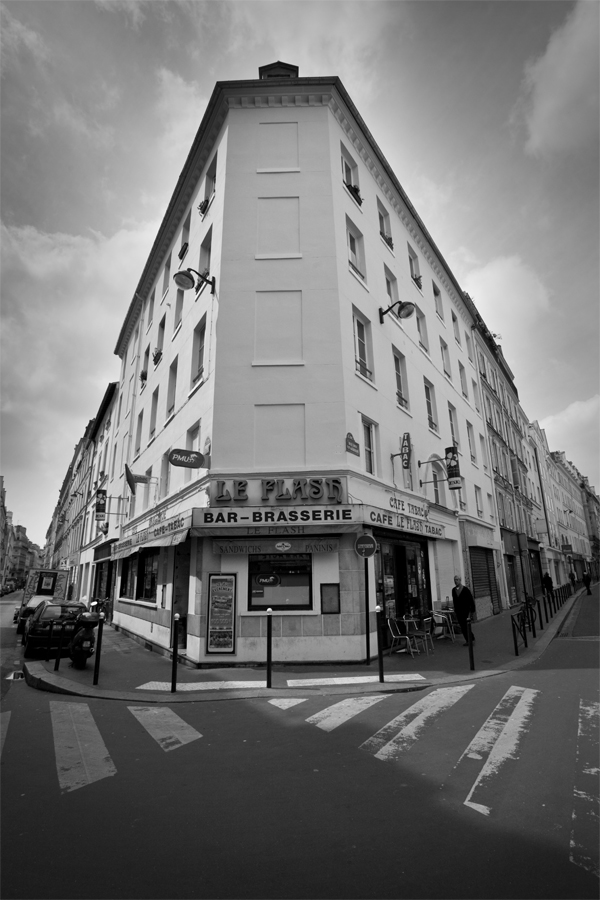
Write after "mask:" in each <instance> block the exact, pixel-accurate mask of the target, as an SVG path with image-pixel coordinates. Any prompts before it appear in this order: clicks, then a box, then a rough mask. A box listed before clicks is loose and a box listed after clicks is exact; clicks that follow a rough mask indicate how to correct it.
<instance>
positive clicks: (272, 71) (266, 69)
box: [258, 60, 299, 81]
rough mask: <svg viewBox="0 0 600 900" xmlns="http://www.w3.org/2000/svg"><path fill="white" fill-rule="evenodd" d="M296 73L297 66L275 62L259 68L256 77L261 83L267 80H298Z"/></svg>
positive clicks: (297, 70)
mask: <svg viewBox="0 0 600 900" xmlns="http://www.w3.org/2000/svg"><path fill="white" fill-rule="evenodd" d="M298 72H299V69H298V66H291V65H290V64H289V63H284V62H281V61H280V60H277V62H274V63H270V64H269V65H268V66H259V69H258V77H259V78H260V80H261V81H264V80H266V79H267V78H298Z"/></svg>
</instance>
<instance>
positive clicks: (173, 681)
mask: <svg viewBox="0 0 600 900" xmlns="http://www.w3.org/2000/svg"><path fill="white" fill-rule="evenodd" d="M178 632H179V613H175V615H174V616H173V657H172V659H173V664H172V666H171V693H172V694H174V693H175V691H176V690H177V646H178V644H179V633H178Z"/></svg>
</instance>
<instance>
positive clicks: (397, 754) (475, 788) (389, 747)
mask: <svg viewBox="0 0 600 900" xmlns="http://www.w3.org/2000/svg"><path fill="white" fill-rule="evenodd" d="M477 687H478V686H477V685H476V684H474V683H470V684H469V683H467V684H461V685H452V686H448V687H438V688H434V689H432V690H431V691H429V692H428V693H427V694H425V695H423V696H421V695H420V696H419V699H418V700H416V701H415V702H412V703H410V705H408V706H407V707H406V708H403V707H404V705H405V704H406V703H407V701H408V700H409V697H408V695H406V694H402V695H399V694H393V693H379V694H364V695H359V696H352V697H345V698H343V699H341V700H338V701H336V702H333V703H331V702H327V698H325V697H322V696H319V697H315V696H311V697H283V698H282V697H278V698H272V699H269V700H267V699H266V698H265V699H258V700H257V699H254V700H253V701H249V702H250V703H251V704H252V707H253V709H254V710H255V711H257V712H258V713H260V711H261V710H262V711H266V709H273V708H275V709H276V710H277V711H278V712H277V713H275V712H273V716H275V725H276V724H277V721H281V720H280V719H278V717H279V716H281V717H284V719H283V721H286V718H285V717H288V719H287V722H286V724H288V725H289V724H290V721H291V722H293V724H294V725H295V726H298V727H305V726H306V727H308V728H310V727H314V728H317V729H319V730H320V731H321V732H324V733H325V734H331V733H332V732H337V734H338V735H339V736H340V737H341V738H342V739H343V740H345V741H346V747H347V749H348V751H349V752H351V751H352V750H357V751H359V752H360V753H361V754H362V753H367V754H370V755H371V756H372V757H373V758H374V759H376V760H378V761H380V762H383V763H388V764H389V763H392V764H393V763H394V762H397V761H400V760H403V759H406V758H409V755H410V754H411V753H412V754H414V753H415V752H416V745H418V744H419V742H420V741H425V742H426V739H427V737H428V732H430V731H432V732H434V735H435V729H436V728H438V729H440V728H443V729H446V733H447V734H448V735H450V734H452V735H454V736H455V739H454V743H453V746H454V747H455V748H456V747H459V745H460V735H461V733H462V731H461V727H459V726H458V725H457V720H455V719H453V715H454V711H455V710H458V709H459V708H461V707H462V712H461V716H462V719H461V721H462V722H463V725H462V727H463V728H464V722H465V720H467V719H468V720H469V721H471V719H472V715H471V708H470V707H469V706H467V707H465V706H464V705H465V704H468V702H469V698H471V697H475V696H476V692H477ZM496 696H497V695H496ZM330 699H331V698H330ZM410 699H412V697H411V698H410ZM494 699H495V698H494ZM493 702H494V700H490V704H491V703H493ZM542 702H543V696H542V692H541V691H539V690H534V689H532V688H524V687H519V686H517V685H511V686H510V687H509V688H508V689H507V690H506V691H505V693H504V695H503V696H502V697H501V698H500V699H499V700H498V702H497V703H496V705H495V706H494V707H493V709H491V711H489V714H488V715H487V718H486V720H485V721H484V722H483V724H482V725H481V727H480V728H479V730H478V731H477V732H476V734H475V735H474V736H471V735H472V730H471V731H470V735H469V737H470V739H469V740H468V741H467V745H466V746H465V747H464V749H462V752H460V750H458V751H457V758H456V761H455V762H454V763H452V760H450V761H449V763H448V771H449V772H451V773H453V772H455V771H458V772H459V773H460V777H459V778H458V782H460V784H461V785H466V784H470V787H468V788H466V789H465V793H464V794H462V795H461V798H462V799H461V802H462V805H463V806H464V807H466V808H467V809H468V810H469V811H470V812H472V813H476V814H480V815H482V816H485V817H487V818H490V817H492V818H493V817H494V815H495V812H496V811H495V810H494V808H493V806H492V805H491V802H490V799H489V798H490V797H492V798H493V797H498V796H499V794H501V793H502V791H500V792H499V791H498V788H499V787H500V788H502V789H503V783H502V780H501V779H502V775H503V768H504V766H505V765H506V763H508V761H509V760H518V759H519V758H520V755H521V752H522V749H523V746H524V744H525V743H526V741H527V738H528V736H529V735H530V734H531V731H532V728H533V727H534V719H535V712H536V710H537V708H538V707H539V705H540V704H541V703H542ZM323 703H325V704H326V705H323ZM304 704H307V706H306V708H305V707H304ZM315 706H320V707H321V708H319V709H315ZM398 706H400V708H401V709H402V711H401V712H399V713H397V714H393V713H394V712H396V711H397V709H398ZM188 709H189V708H188ZM191 709H194V710H195V712H193V713H192V712H191V711H190V712H188V713H187V715H188V717H190V718H191V717H192V716H194V717H195V718H198V717H199V716H201V715H202V711H201V708H199V707H198V706H194V707H192V708H191ZM126 710H127V713H128V715H129V716H131V722H132V724H133V723H135V725H134V726H133V727H136V728H137V727H139V728H141V729H143V732H142V733H144V734H145V735H147V737H148V738H149V739H150V740H151V741H152V742H154V744H155V745H157V746H158V747H159V748H160V749H161V750H162V751H163V752H166V753H171V752H173V751H175V750H178V749H181V748H183V747H185V746H187V745H189V744H192V743H194V742H197V741H199V740H201V739H202V737H203V735H202V733H200V732H199V731H198V730H196V728H194V727H193V726H192V725H191V724H190V723H189V722H187V721H186V720H185V718H184V717H183V716H180V715H178V713H176V712H175V711H174V710H173V709H172V708H171V707H169V706H159V705H154V704H153V705H148V706H142V705H132V706H127V707H126ZM303 710H306V711H303ZM49 711H50V721H51V727H52V735H53V744H54V753H55V763H56V773H57V779H58V785H59V788H60V791H61V792H63V793H66V792H71V791H75V790H79V789H81V788H83V787H86V786H89V785H91V784H94V783H96V782H98V781H101V780H103V779H106V778H111V777H114V776H115V775H117V774H118V773H117V767H116V765H115V763H114V761H113V759H112V758H111V755H110V751H109V749H108V747H107V746H106V743H105V740H104V737H103V736H102V734H101V732H100V729H99V728H98V725H97V723H96V721H95V719H94V715H93V713H92V710H91V709H90V706H89V705H88V704H87V703H85V702H75V701H72V700H68V701H62V700H49ZM486 712H487V710H485V707H484V714H485V713H486ZM599 712H600V709H599V704H598V703H595V702H591V701H588V700H584V699H581V701H580V705H579V710H578V728H577V734H576V735H573V737H574V739H575V744H576V753H575V761H574V769H575V777H574V787H573V795H572V819H571V823H570V826H571V834H570V844H569V846H570V851H569V853H570V856H569V858H570V861H571V862H572V863H573V864H575V865H577V866H580V867H582V868H584V869H586V870H587V871H590V872H594V873H595V874H598V850H597V847H595V846H594V844H595V841H594V840H592V841H590V833H591V834H594V833H595V828H596V827H597V826H596V823H597V806H598V775H599V774H600V770H599V768H598V721H599ZM307 713H310V714H308V715H307ZM11 715H12V717H13V718H14V716H15V715H18V713H15V712H13V713H11V712H3V713H2V714H1V716H0V726H1V729H0V730H1V746H2V748H4V747H5V745H6V742H7V740H10V728H11V727H12V721H13V719H11ZM479 715H481V710H480V712H479ZM289 717H292V719H291V720H290V719H289ZM270 719H271V721H270V723H269V724H270V725H271V726H272V724H273V718H272V717H270ZM204 721H208V722H210V719H208V720H204ZM256 721H257V727H259V728H260V727H261V726H262V724H264V718H263V719H262V720H260V719H257V720H256ZM353 723H356V724H357V726H358V727H357V728H355V729H354V728H352V725H353ZM282 724H283V722H282ZM344 726H346V727H344ZM367 728H368V729H369V730H370V729H371V728H372V729H373V733H372V734H371V735H370V736H368V737H366V736H365V730H366V729H367ZM209 730H210V729H209ZM203 731H206V729H205V728H204V727H203ZM357 734H358V735H359V737H357ZM7 735H8V737H7ZM138 735H139V732H138ZM272 735H273V732H272V731H271V732H270V740H271V741H272V742H273V743H274V744H275V743H276V741H277V737H276V735H277V731H275V736H272ZM214 739H215V735H214V733H213V734H212V735H211V737H210V738H209V740H214ZM325 740H329V738H325ZM337 749H339V746H338V747H337ZM418 758H419V761H420V765H421V762H422V760H424V759H425V760H426V759H427V751H426V749H425V750H424V751H423V753H418ZM452 764H453V768H452ZM420 771H422V769H420ZM423 774H424V775H427V774H430V773H426V772H423ZM465 777H466V780H465ZM450 779H452V774H450Z"/></svg>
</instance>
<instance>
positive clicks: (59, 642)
mask: <svg viewBox="0 0 600 900" xmlns="http://www.w3.org/2000/svg"><path fill="white" fill-rule="evenodd" d="M65 625H66V622H63V623H62V628H61V629H60V635H59V638H58V650H57V651H56V659H55V660H54V671H55V672H58V667H59V666H60V654H61V653H62V645H63V637H64V634H65Z"/></svg>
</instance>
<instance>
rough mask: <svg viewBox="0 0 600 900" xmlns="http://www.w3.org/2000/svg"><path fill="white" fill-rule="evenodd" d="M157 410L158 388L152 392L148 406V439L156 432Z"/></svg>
mask: <svg viewBox="0 0 600 900" xmlns="http://www.w3.org/2000/svg"><path fill="white" fill-rule="evenodd" d="M157 412H158V388H156V390H155V391H154V393H153V394H152V404H151V406H150V439H152V438H153V437H154V435H155V432H156V414H157Z"/></svg>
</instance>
